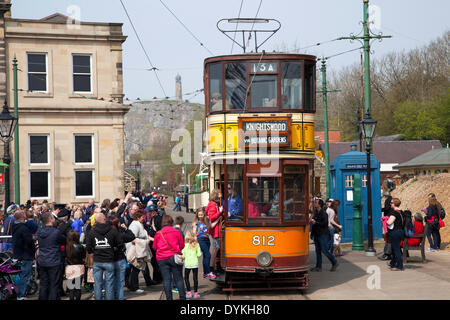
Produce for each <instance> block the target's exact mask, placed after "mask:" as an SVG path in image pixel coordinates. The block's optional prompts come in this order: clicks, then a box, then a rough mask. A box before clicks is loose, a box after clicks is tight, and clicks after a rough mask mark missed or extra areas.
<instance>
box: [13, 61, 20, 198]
mask: <svg viewBox="0 0 450 320" xmlns="http://www.w3.org/2000/svg"><path fill="white" fill-rule="evenodd" d="M13 86H14V90H13V91H14V117H16V118H17V119H19V86H18V81H17V59H16V55H14V59H13ZM19 161H20V157H19V120H17V124H16V127H15V128H14V203H16V204H17V205H19V204H20V163H19Z"/></svg>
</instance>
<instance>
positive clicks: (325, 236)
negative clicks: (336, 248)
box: [310, 199, 338, 271]
mask: <svg viewBox="0 0 450 320" xmlns="http://www.w3.org/2000/svg"><path fill="white" fill-rule="evenodd" d="M323 205H324V203H323V200H322V199H317V200H315V201H314V213H313V216H312V218H311V221H310V222H311V223H312V228H311V235H312V237H313V240H314V245H315V248H316V266H315V267H314V268H312V269H311V271H322V253H323V254H324V255H325V256H326V257H327V258H328V260H330V262H331V264H332V267H331V269H330V271H336V269H337V266H338V262H337V260H336V258H334V257H333V255H332V254H331V253H330V251H329V250H328V241H329V237H330V233H329V230H328V215H327V213H326V212H325V210H323Z"/></svg>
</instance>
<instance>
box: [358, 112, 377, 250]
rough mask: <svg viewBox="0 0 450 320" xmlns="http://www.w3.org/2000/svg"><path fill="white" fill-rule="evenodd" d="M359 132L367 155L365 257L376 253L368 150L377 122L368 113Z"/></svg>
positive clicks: (361, 123)
mask: <svg viewBox="0 0 450 320" xmlns="http://www.w3.org/2000/svg"><path fill="white" fill-rule="evenodd" d="M360 125H361V132H362V135H363V137H364V141H365V142H366V154H367V238H368V239H367V240H368V241H367V250H366V255H367V256H375V255H376V251H375V249H374V247H373V223H372V184H371V180H370V149H371V146H372V138H373V135H374V133H375V127H376V125H377V121H376V120H373V119H372V118H371V117H370V113H369V112H366V114H365V116H364V120H362V121H361V122H360Z"/></svg>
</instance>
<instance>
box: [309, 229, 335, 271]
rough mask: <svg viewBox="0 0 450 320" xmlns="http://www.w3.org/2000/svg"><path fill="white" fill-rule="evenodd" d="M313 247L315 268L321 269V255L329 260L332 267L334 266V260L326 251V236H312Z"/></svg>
mask: <svg viewBox="0 0 450 320" xmlns="http://www.w3.org/2000/svg"><path fill="white" fill-rule="evenodd" d="M314 245H315V246H316V268H319V269H322V253H323V254H324V255H325V256H326V257H327V258H328V260H330V262H331V264H332V265H333V266H334V265H335V264H336V262H337V261H336V259H335V258H334V257H333V255H332V254H331V253H330V251H328V235H327V234H321V235H314Z"/></svg>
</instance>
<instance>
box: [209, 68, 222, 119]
mask: <svg viewBox="0 0 450 320" xmlns="http://www.w3.org/2000/svg"><path fill="white" fill-rule="evenodd" d="M209 92H210V94H211V98H210V108H211V111H222V65H221V64H220V63H212V64H210V65H209Z"/></svg>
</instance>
